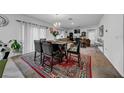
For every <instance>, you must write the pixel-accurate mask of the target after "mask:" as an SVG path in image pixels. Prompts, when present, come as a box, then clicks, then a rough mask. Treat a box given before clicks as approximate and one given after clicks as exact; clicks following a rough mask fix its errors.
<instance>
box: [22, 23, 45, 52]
mask: <svg viewBox="0 0 124 93" xmlns="http://www.w3.org/2000/svg"><path fill="white" fill-rule="evenodd" d="M21 27H22V44H23V50H22V51H23V54H25V53H29V52H33V51H34V40H40V39H42V38H46V31H47V29H46V28H45V27H41V26H38V25H32V24H29V23H21Z"/></svg>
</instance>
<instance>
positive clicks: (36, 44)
mask: <svg viewBox="0 0 124 93" xmlns="http://www.w3.org/2000/svg"><path fill="white" fill-rule="evenodd" d="M34 47H35V51H36V52H42V45H41V42H40V40H34Z"/></svg>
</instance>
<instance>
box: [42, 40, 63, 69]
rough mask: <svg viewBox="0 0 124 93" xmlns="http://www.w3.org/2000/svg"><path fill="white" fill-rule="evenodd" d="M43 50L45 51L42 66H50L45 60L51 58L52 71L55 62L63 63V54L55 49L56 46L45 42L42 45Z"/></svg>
mask: <svg viewBox="0 0 124 93" xmlns="http://www.w3.org/2000/svg"><path fill="white" fill-rule="evenodd" d="M42 49H43V64H42V66H44V64H46V65H48V64H47V63H45V58H46V57H49V58H50V65H49V66H50V68H51V71H52V69H53V65H54V63H53V60H54V59H56V60H59V63H60V62H61V58H62V53H61V52H60V51H59V50H56V49H55V45H54V44H51V43H49V42H43V43H42Z"/></svg>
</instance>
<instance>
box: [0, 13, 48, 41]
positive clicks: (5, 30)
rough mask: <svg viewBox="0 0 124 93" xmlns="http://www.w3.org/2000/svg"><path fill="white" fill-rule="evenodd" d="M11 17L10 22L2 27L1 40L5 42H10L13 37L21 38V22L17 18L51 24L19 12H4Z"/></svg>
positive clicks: (0, 29)
mask: <svg viewBox="0 0 124 93" xmlns="http://www.w3.org/2000/svg"><path fill="white" fill-rule="evenodd" d="M4 15H5V16H6V17H7V18H8V19H9V24H8V25H7V26H5V27H0V40H2V41H3V42H8V41H9V40H11V39H17V40H20V38H21V36H20V33H21V28H20V27H21V26H20V23H18V22H16V20H17V19H20V20H24V21H27V22H32V23H36V24H40V25H45V26H48V25H49V24H47V23H44V22H42V21H40V20H38V19H35V18H32V17H28V16H25V15H21V14H20V15H19V14H4Z"/></svg>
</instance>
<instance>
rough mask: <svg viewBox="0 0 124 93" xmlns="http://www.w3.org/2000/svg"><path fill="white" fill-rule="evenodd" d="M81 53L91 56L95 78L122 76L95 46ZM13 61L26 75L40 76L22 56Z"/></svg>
mask: <svg viewBox="0 0 124 93" xmlns="http://www.w3.org/2000/svg"><path fill="white" fill-rule="evenodd" d="M81 53H82V54H85V55H90V56H91V64H92V77H93V78H121V76H120V74H119V73H118V72H117V70H116V69H115V68H114V67H113V65H112V64H111V62H110V61H109V60H108V59H107V58H106V57H105V56H104V55H103V53H102V52H100V51H99V50H98V49H95V48H81ZM13 62H14V63H15V64H16V65H17V67H18V68H19V69H20V71H21V72H22V74H23V75H24V77H27V78H39V77H40V76H39V75H38V74H37V73H36V72H35V71H34V70H33V69H32V68H31V67H30V66H28V65H27V64H26V63H25V62H23V60H22V59H21V58H20V57H14V58H13Z"/></svg>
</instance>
